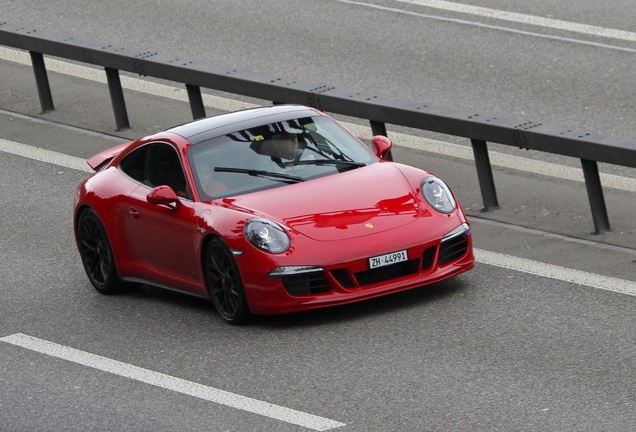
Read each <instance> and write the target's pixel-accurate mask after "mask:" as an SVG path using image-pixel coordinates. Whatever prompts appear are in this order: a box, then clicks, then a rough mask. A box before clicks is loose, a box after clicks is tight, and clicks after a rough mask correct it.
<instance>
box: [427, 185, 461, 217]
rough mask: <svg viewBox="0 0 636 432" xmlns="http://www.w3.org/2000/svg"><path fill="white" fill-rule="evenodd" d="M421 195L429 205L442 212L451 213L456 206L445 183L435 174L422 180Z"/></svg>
mask: <svg viewBox="0 0 636 432" xmlns="http://www.w3.org/2000/svg"><path fill="white" fill-rule="evenodd" d="M422 195H423V196H424V198H425V199H426V201H427V202H428V203H429V204H430V205H431V207H433V208H434V209H435V210H437V211H439V212H442V213H451V212H452V211H453V210H455V208H456V206H457V205H456V203H455V198H453V193H452V192H451V191H450V189H449V188H448V186H446V183H444V182H443V181H442V180H440V179H439V178H437V177H435V176H430V177H426V178H425V179H424V181H422Z"/></svg>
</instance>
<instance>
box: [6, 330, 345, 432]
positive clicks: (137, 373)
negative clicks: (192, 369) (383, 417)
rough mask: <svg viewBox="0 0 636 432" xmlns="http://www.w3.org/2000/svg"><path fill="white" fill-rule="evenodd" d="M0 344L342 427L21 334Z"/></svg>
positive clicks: (269, 413)
mask: <svg viewBox="0 0 636 432" xmlns="http://www.w3.org/2000/svg"><path fill="white" fill-rule="evenodd" d="M0 341H2V342H6V343H8V344H12V345H16V346H19V347H22V348H26V349H28V350H31V351H35V352H38V353H41V354H46V355H49V356H52V357H56V358H59V359H63V360H67V361H70V362H73V363H77V364H80V365H82V366H87V367H91V368H94V369H98V370H101V371H104V372H108V373H111V374H114V375H118V376H121V377H125V378H130V379H132V380H135V381H140V382H143V383H145V384H150V385H153V386H156V387H161V388H164V389H168V390H172V391H175V392H178V393H182V394H186V395H189V396H194V397H196V398H199V399H204V400H207V401H210V402H214V403H217V404H220V405H225V406H228V407H232V408H236V409H239V410H243V411H247V412H250V413H254V414H259V415H262V416H265V417H269V418H272V419H276V420H280V421H283V422H286V423H291V424H294V425H298V426H302V427H305V428H307V429H312V430H316V431H327V430H331V429H335V428H339V427H342V426H345V425H346V424H345V423H340V422H337V421H334V420H329V419H327V418H323V417H318V416H315V415H313V414H307V413H304V412H302V411H297V410H293V409H290V408H286V407H283V406H279V405H274V404H271V403H269V402H263V401H260V400H257V399H252V398H249V397H245V396H241V395H237V394H234V393H230V392H227V391H224V390H219V389H216V388H213V387H209V386H206V385H202V384H198V383H195V382H192V381H187V380H184V379H181V378H176V377H173V376H170V375H166V374H163V373H159V372H154V371H151V370H149V369H144V368H141V367H137V366H133V365H130V364H127V363H123V362H120V361H117V360H113V359H110V358H107V357H102V356H99V355H96V354H91V353H88V352H85V351H80V350H77V349H75V348H70V347H67V346H64V345H60V344H57V343H54V342H49V341H47V340H44V339H39V338H36V337H32V336H28V335H25V334H21V333H16V334H13V335H10V336H6V337H3V338H0Z"/></svg>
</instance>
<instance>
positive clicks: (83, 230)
mask: <svg viewBox="0 0 636 432" xmlns="http://www.w3.org/2000/svg"><path fill="white" fill-rule="evenodd" d="M77 240H78V248H79V253H80V256H81V257H82V263H83V264H84V270H85V271H86V276H88V280H89V281H90V282H91V284H92V285H93V286H94V287H95V289H96V290H97V291H99V292H100V293H102V294H115V293H118V292H121V291H122V289H123V288H124V284H123V283H122V282H121V280H120V279H119V275H118V274H117V267H116V266H115V257H114V255H113V249H112V248H111V246H110V241H109V240H108V235H107V234H106V229H105V228H104V225H103V224H102V222H101V220H100V219H99V216H97V213H95V211H94V210H92V209H87V210H84V211H83V212H82V214H81V215H80V217H79V220H78V221H77Z"/></svg>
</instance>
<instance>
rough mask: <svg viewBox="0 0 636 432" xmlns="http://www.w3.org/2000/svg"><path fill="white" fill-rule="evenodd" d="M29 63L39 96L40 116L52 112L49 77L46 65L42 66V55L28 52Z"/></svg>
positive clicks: (53, 108)
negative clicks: (31, 65) (29, 55)
mask: <svg viewBox="0 0 636 432" xmlns="http://www.w3.org/2000/svg"><path fill="white" fill-rule="evenodd" d="M29 54H31V63H32V64H33V73H34V74H35V84H36V86H37V88H38V95H40V106H41V107H42V114H44V113H47V112H49V111H54V110H55V107H54V106H53V95H52V94H51V86H50V85H49V77H48V75H47V74H46V65H45V64H44V55H42V53H36V52H33V51H30V52H29Z"/></svg>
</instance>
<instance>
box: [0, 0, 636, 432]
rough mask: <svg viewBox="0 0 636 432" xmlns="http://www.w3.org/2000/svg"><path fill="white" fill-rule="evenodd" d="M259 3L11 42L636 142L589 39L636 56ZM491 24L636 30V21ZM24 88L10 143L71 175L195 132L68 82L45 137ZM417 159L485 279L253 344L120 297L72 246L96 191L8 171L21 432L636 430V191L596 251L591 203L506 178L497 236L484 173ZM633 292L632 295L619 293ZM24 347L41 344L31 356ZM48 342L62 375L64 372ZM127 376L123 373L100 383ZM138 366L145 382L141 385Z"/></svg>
mask: <svg viewBox="0 0 636 432" xmlns="http://www.w3.org/2000/svg"><path fill="white" fill-rule="evenodd" d="M237 4H238V3H237V2H214V1H207V2H179V3H173V2H165V1H156V2H148V1H141V2H135V3H134V4H130V3H129V2H121V5H119V6H118V2H110V3H109V4H108V5H107V4H105V3H96V2H95V3H89V4H85V3H84V2H73V1H60V2H55V4H54V5H53V4H44V5H43V4H40V3H37V4H36V2H31V1H29V0H24V1H20V2H5V3H4V4H3V5H2V6H0V10H2V16H3V20H6V21H10V22H17V23H20V24H23V25H25V26H33V27H38V28H46V29H48V30H55V31H60V32H64V33H69V34H73V35H77V36H81V37H85V38H90V39H97V40H103V41H107V42H111V43H119V44H122V45H126V46H138V47H144V48H147V49H155V50H157V51H160V52H162V53H179V54H180V55H183V56H184V57H188V58H195V59H198V60H204V61H210V62H214V63H220V64H227V65H232V66H235V67H240V68H245V69H251V70H260V71H265V72H269V73H273V74H280V75H281V76H285V77H299V78H302V79H303V80H305V81H315V82H327V83H330V84H335V85H339V86H344V87H348V88H355V89H360V90H365V91H376V92H378V93H380V94H387V95H393V96H400V97H408V98H417V99H420V100H426V101H430V102H431V103H436V104H440V105H448V106H455V107H458V108H474V109H475V110H477V111H485V112H488V113H494V114H498V113H506V114H508V115H509V116H513V117H526V116H527V117H529V118H531V119H536V120H547V121H549V122H550V123H554V124H561V125H572V126H575V127H583V128H589V129H592V130H597V131H600V132H605V133H614V134H619V135H625V136H633V135H634V133H633V130H634V118H633V116H631V113H632V112H633V100H636V99H635V98H634V96H635V95H634V94H633V92H634V88H635V87H634V85H633V84H634V74H633V73H632V70H633V66H634V58H635V55H634V52H630V51H625V50H623V51H621V50H618V49H615V48H609V47H602V46H598V45H597V46H592V45H585V44H583V43H580V42H575V41H569V40H565V38H568V39H572V38H574V39H577V40H581V41H583V42H594V43H603V44H607V45H612V46H616V47H619V48H627V49H632V50H633V49H636V45H635V44H634V42H633V41H632V42H630V41H628V40H622V39H616V38H601V37H599V36H593V35H589V34H587V35H582V34H579V33H576V32H573V31H571V30H567V31H566V30H558V29H555V28H553V27H546V26H545V25H544V26H537V25H528V24H520V23H517V22H513V21H510V20H502V19H493V18H487V17H484V16H480V15H475V13H476V12H479V10H476V9H471V10H470V13H467V12H466V11H464V12H454V11H450V10H448V9H440V8H439V7H440V6H448V5H446V4H443V3H440V2H435V6H436V7H430V5H429V7H423V6H419V5H416V4H412V3H407V2H399V1H373V2H366V3H365V4H361V3H356V4H354V3H352V2H342V1H335V0H328V1H271V2H255V1H252V2H249V1H244V2H240V5H238V6H237ZM369 5H375V6H381V7H389V8H393V9H400V10H404V11H410V12H414V13H415V14H405V13H403V12H399V11H395V10H386V9H377V8H373V7H370V6H369ZM471 5H473V6H481V7H487V8H498V9H501V10H506V11H509V12H517V13H523V14H531V15H535V16H541V17H543V18H552V19H558V20H565V21H568V22H575V23H586V24H592V25H596V26H602V27H604V28H609V29H615V30H624V31H627V32H634V31H636V27H635V24H634V23H635V22H636V20H634V18H635V17H634V10H633V8H630V5H629V3H628V2H626V1H623V2H619V1H614V2H610V3H604V4H602V5H601V4H598V3H596V2H558V4H555V2H538V1H537V2H531V3H529V2H501V1H494V0H493V1H472V2H471ZM122 11H125V13H123V12H122ZM630 14H631V15H630ZM431 16H434V17H437V18H440V17H442V18H448V19H452V20H454V21H441V20H439V19H437V18H432V17H431ZM508 18H510V17H508ZM457 20H464V21H470V22H478V23H482V24H488V25H491V26H493V27H488V28H487V27H479V26H476V25H474V24H470V23H464V22H458V21H457ZM183 23H187V25H184V24H183ZM542 23H543V24H548V22H547V21H543V22H542ZM552 24H554V23H552ZM495 27H510V28H514V29H516V30H520V31H523V32H526V33H536V32H539V33H543V34H545V35H550V36H555V37H558V38H560V39H547V38H545V37H540V36H536V35H531V34H524V33H512V32H509V31H506V30H503V29H498V28H495ZM614 34H615V35H616V34H618V33H614ZM0 71H2V72H0V109H2V110H4V111H2V112H0V140H4V142H5V143H6V142H9V143H18V144H19V143H21V144H26V145H29V146H35V147H38V148H46V149H49V150H53V151H55V152H57V153H59V154H60V155H61V156H60V158H61V159H64V157H65V155H68V156H71V157H80V158H86V157H88V156H90V155H92V154H93V153H95V152H96V151H98V150H99V149H102V148H107V147H108V146H110V145H113V144H115V143H117V142H121V141H122V140H124V139H126V138H132V137H136V136H139V135H143V134H146V133H150V132H152V131H154V130H156V129H157V128H162V127H167V126H170V125H172V124H176V123H180V122H182V121H185V120H187V119H188V117H189V109H188V107H187V105H186V104H185V103H182V102H177V101H174V100H172V99H167V98H165V97H162V96H161V95H159V94H157V93H156V92H154V91H153V90H150V91H142V90H139V89H138V90H133V91H130V92H127V94H126V96H127V103H128V106H129V112H130V113H131V122H132V124H133V127H132V129H131V130H128V131H123V132H116V131H114V130H113V129H114V120H113V117H112V112H111V111H110V105H109V104H110V102H109V100H108V96H107V91H106V90H105V86H104V85H103V84H95V83H94V82H90V81H87V80H85V79H83V78H79V77H77V76H69V75H63V74H54V73H52V74H51V77H50V78H51V82H52V85H53V88H54V98H55V102H56V107H57V110H56V111H55V112H53V113H49V114H46V115H41V114H40V113H39V108H38V101H37V93H36V92H35V88H34V84H33V80H32V75H31V71H30V70H29V69H28V67H24V66H20V65H17V64H15V63H13V62H9V61H6V60H0ZM586 107H587V108H586ZM214 112H216V111H215V110H214V108H213V107H209V111H208V113H209V114H213V113H214ZM42 120H44V122H43V121H42ZM76 128H77V129H76ZM398 144H399V143H398ZM39 152H40V151H39V150H34V153H35V154H40V153H39ZM395 156H396V159H397V160H398V161H403V162H408V163H411V164H414V165H416V166H422V167H426V168H428V169H431V170H433V171H434V172H436V173H437V174H439V175H440V176H441V177H443V178H445V179H447V180H448V181H449V183H451V185H452V187H453V189H454V190H455V192H456V193H457V194H458V196H459V198H460V201H461V202H462V204H463V205H464V207H465V208H466V209H467V211H468V213H469V215H470V217H471V221H472V226H473V230H474V233H475V243H476V247H477V248H479V250H480V252H481V251H483V253H482V254H481V255H478V258H479V262H478V264H477V266H476V268H475V269H474V270H473V271H471V272H469V273H467V274H465V275H462V276H460V277H458V278H455V279H453V280H450V281H447V282H445V283H442V284H437V285H435V286H432V287H427V288H423V289H419V290H414V291H411V292H408V293H402V294H400V295H395V296H390V297H385V298H383V299H379V300H373V301H368V302H364V303H360V304H356V305H351V306H346V307H339V308H332V309H328V310H323V311H314V312H310V313H302V314H293V315H286V316H278V317H262V318H260V319H258V320H257V321H256V322H255V323H254V324H252V325H251V326H248V327H239V328H236V327H231V326H227V325H225V324H223V323H222V322H221V320H220V319H219V318H218V317H217V316H216V315H215V313H214V310H213V307H212V305H211V304H210V303H208V302H206V301H203V300H199V299H193V298H189V297H187V296H183V295H177V294H173V293H168V292H164V291H161V290H156V289H152V288H147V287H146V288H143V289H139V290H135V291H132V292H129V293H127V294H125V295H120V296H115V297H106V296H101V295H98V294H97V293H96V292H94V290H93V289H92V288H91V287H90V284H89V283H88V281H87V279H86V277H85V275H84V273H83V270H82V268H81V263H80V261H79V257H78V255H77V252H76V250H75V246H74V243H73V238H72V224H71V205H72V198H73V193H74V189H75V186H76V185H77V183H78V182H79V180H80V179H81V178H82V177H83V176H85V175H86V174H87V173H86V172H83V171H79V170H77V169H72V168H68V167H65V166H61V165H60V164H59V163H57V162H56V163H50V162H41V161H35V160H33V159H32V158H27V157H23V156H17V155H15V154H11V153H9V152H8V151H6V150H3V151H2V152H0V182H1V183H0V184H2V185H3V188H2V189H3V197H2V205H1V206H0V233H1V239H2V240H1V241H0V256H1V257H2V260H1V261H0V262H1V264H0V290H1V294H0V299H1V301H0V359H1V360H0V429H2V430H9V431H23V430H24V431H26V430H29V431H31V430H51V431H52V430H78V431H79V430H82V431H84V430H131V431H137V430H148V431H150V430H153V431H155V430H166V431H172V430H204V429H207V430H237V431H238V430H241V431H243V430H250V431H252V430H253V431H258V430H268V431H269V430H307V429H308V428H309V429H311V427H309V426H308V425H311V424H315V423H307V422H306V423H303V424H304V426H303V425H299V424H298V423H302V422H301V421H300V420H299V422H298V423H293V422H290V421H281V420H276V419H275V418H274V417H275V416H273V415H267V414H268V413H269V414H271V413H273V412H278V411H277V408H276V407H282V408H285V409H293V410H297V412H296V413H295V414H294V415H293V416H292V417H293V418H296V417H297V418H299V419H302V418H305V417H303V415H304V414H310V415H313V416H318V419H314V420H315V421H317V422H318V423H319V424H333V423H330V422H334V423H337V424H339V423H343V424H344V425H342V426H340V430H347V431H371V430H378V431H380V430H381V431H388V430H395V431H402V430H422V431H446V430H448V431H474V430H489V431H490V430H502V431H509V430H529V431H545V430H559V431H570V430H571V431H586V430H589V431H597V430H604V431H626V430H632V429H633V428H634V425H635V424H636V372H635V371H636V333H635V332H634V328H635V324H636V317H635V313H634V311H635V310H636V309H635V308H636V297H635V296H634V295H633V293H634V292H636V291H634V288H633V287H634V281H636V272H635V271H634V265H636V264H634V262H633V261H635V260H636V256H635V255H636V251H635V250H634V249H636V241H634V236H635V235H636V226H635V225H634V220H633V211H634V206H633V202H634V201H633V192H630V191H629V190H628V189H629V188H623V189H620V188H609V189H607V190H606V199H607V200H608V203H609V207H610V220H611V222H612V226H613V227H614V231H612V232H611V233H607V234H604V235H602V236H594V235H591V234H590V232H589V231H590V230H591V221H590V216H589V209H588V208H587V202H586V197H585V192H584V189H583V188H582V186H581V183H580V182H576V181H571V180H567V179H564V178H561V177H558V176H548V175H543V174H528V172H524V171H519V170H516V169H511V168H499V169H497V171H496V173H495V175H496V179H497V184H498V188H499V193H500V202H501V203H502V209H501V210H499V211H497V212H492V213H488V214H482V213H480V212H479V208H480V197H479V191H478V188H477V187H476V185H475V173H474V167H473V166H472V164H471V162H470V161H466V160H463V159H460V158H456V157H452V156H447V155H440V154H435V153H430V152H425V151H421V150H417V149H412V148H408V147H402V146H398V147H397V148H396V150H395ZM528 156H530V157H533V158H537V159H539V160H542V161H543V160H550V161H556V162H559V163H564V164H570V162H569V161H561V160H559V159H552V158H550V157H545V156H543V155H539V156H537V155H528ZM56 160H57V159H56ZM573 165H574V166H576V164H573ZM613 172H615V173H618V174H619V175H621V176H623V175H624V176H625V177H631V176H633V173H630V172H622V171H620V170H616V171H613ZM493 252H494V253H498V254H501V255H488V253H493ZM516 257H519V258H522V259H528V260H531V261H529V262H525V261H524V263H525V264H524V265H522V266H520V267H519V268H520V270H514V269H512V268H511V267H514V266H511V265H508V264H506V263H507V262H509V261H510V260H514V259H516ZM546 264H557V265H558V266H559V268H558V269H557V270H554V269H552V268H550V267H547V266H546ZM581 271H583V272H585V273H577V272H581ZM577 278H578V279H577ZM586 278H587V279H586ZM616 279H617V280H618V282H617V280H616ZM573 280H577V281H579V282H580V283H573V282H572V281H573ZM592 280H598V282H593V281H592ZM621 281H622V282H621ZM617 286H618V287H627V288H626V289H627V294H625V293H623V294H621V293H618V292H613V291H611V290H612V289H614V288H612V287H617ZM599 288H600V289H599ZM630 290H631V291H630ZM630 293H631V294H630ZM20 334H24V335H28V336H30V337H32V338H36V339H33V340H31V339H29V340H30V341H31V345H30V346H29V347H19V346H17V345H16V344H15V343H16V340H21V339H20V336H16V335H20ZM47 342H52V343H55V344H56V345H55V349H56V351H55V352H56V353H58V354H57V355H47V354H43V353H42V352H41V351H42V350H43V347H46V346H48V345H47ZM69 349H73V350H78V351H77V352H75V351H73V352H75V354H76V355H77V361H75V362H71V361H67V360H62V359H61V358H60V356H63V355H65V354H64V353H67V352H68V350H69ZM91 355H98V356H100V357H99V358H97V359H95V358H93V357H91ZM111 360H116V361H118V362H121V363H118V364H116V366H115V367H114V368H113V369H112V370H109V371H105V370H103V369H102V370H98V369H99V368H100V367H105V366H101V365H107V364H110V363H108V362H109V361H111ZM91 361H92V362H93V363H92V367H91V366H89V365H87V363H90V362H91ZM132 366H134V367H138V368H143V371H139V370H135V371H136V372H135V371H133V372H135V373H131V376H129V377H128V378H126V377H123V376H122V374H123V371H125V370H128V369H127V368H130V367H132ZM96 367H97V369H96ZM154 373H160V374H163V375H161V376H160V377H159V378H158V379H159V383H160V384H162V385H164V387H161V386H158V384H157V383H155V384H149V383H148V381H151V380H150V378H148V377H149V376H150V377H152V376H153V374H154ZM144 380H146V381H144ZM175 380H176V384H174V385H173V386H172V387H171V386H170V385H169V384H170V383H172V382H175ZM166 383H167V384H166ZM197 386H205V388H204V389H203V390H201V389H200V388H199V387H197ZM195 388H197V389H199V390H200V391H204V390H205V391H204V393H205V394H206V395H209V394H216V393H215V392H216V391H218V390H224V391H227V392H230V393H231V395H234V396H232V397H235V396H236V395H240V396H244V397H247V398H249V400H248V401H247V402H246V403H247V407H248V408H250V409H255V408H254V407H257V406H259V403H261V402H267V403H269V404H272V407H270V408H269V409H268V410H265V414H263V413H261V414H255V413H254V412H250V410H249V409H237V408H230V407H228V406H226V405H223V404H222V403H217V402H211V401H210V400H209V399H205V398H204V397H196V396H192V395H188V394H187V393H188V392H189V391H193V390H192V389H195ZM228 397H229V396H228ZM282 408H281V409H282ZM294 416H296V417H294ZM303 421H304V420H303ZM320 422H322V423H320ZM317 428H318V427H315V429H317Z"/></svg>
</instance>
